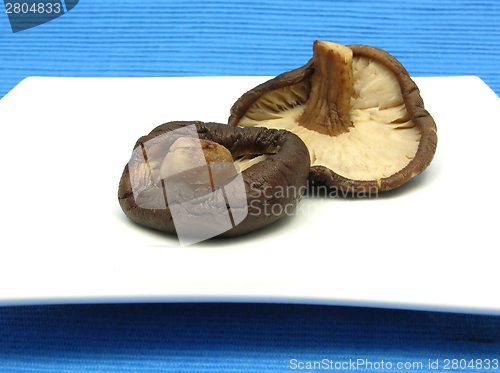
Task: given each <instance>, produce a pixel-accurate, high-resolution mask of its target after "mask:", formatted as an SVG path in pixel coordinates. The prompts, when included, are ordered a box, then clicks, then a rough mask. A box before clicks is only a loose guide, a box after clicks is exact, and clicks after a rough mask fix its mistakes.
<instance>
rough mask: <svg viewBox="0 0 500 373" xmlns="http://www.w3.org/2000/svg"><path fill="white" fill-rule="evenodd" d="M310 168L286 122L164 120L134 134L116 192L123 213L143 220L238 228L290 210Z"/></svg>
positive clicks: (228, 231)
mask: <svg viewBox="0 0 500 373" xmlns="http://www.w3.org/2000/svg"><path fill="white" fill-rule="evenodd" d="M309 168H310V161H309V153H308V150H307V147H306V145H305V144H304V143H303V142H302V141H301V140H300V138H299V137H298V136H296V135H294V134H293V133H291V132H288V131H285V130H276V129H267V128H238V127H233V126H228V125H225V124H220V123H202V122H169V123H165V124H162V125H160V126H158V127H156V128H155V129H154V130H153V131H151V132H150V133H149V134H148V135H147V136H143V137H141V138H140V139H139V140H138V141H137V142H136V144H135V146H134V150H133V152H132V157H131V158H130V160H129V162H128V163H127V165H126V166H125V168H124V170H123V173H122V177H121V179H120V183H119V190H118V200H119V203H120V206H121V208H122V210H123V212H124V213H125V215H126V216H127V217H129V218H130V219H131V220H132V221H134V222H135V223H137V224H140V225H143V226H146V227H149V228H153V229H156V230H159V231H164V232H169V233H177V235H178V236H179V235H180V232H181V231H180V230H179V229H180V228H179V227H181V230H182V234H183V235H192V236H194V237H202V238H204V239H205V238H210V237H212V236H226V237H229V236H237V235H241V234H245V233H249V232H252V231H254V230H257V229H259V228H262V227H265V226H267V225H269V224H271V223H273V222H275V221H277V220H279V219H281V218H282V217H284V216H286V215H288V214H290V213H291V212H292V211H293V210H294V208H295V207H296V205H297V204H298V203H299V201H300V199H301V198H302V195H303V193H304V192H305V187H306V183H307V179H308V174H309ZM238 178H239V181H240V182H237V181H238ZM228 219H229V220H230V225H229V226H228V221H229V220H228Z"/></svg>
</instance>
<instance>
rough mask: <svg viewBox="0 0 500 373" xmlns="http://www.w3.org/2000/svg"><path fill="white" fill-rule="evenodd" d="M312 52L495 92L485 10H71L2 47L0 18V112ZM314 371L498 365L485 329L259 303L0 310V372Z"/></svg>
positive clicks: (232, 4) (493, 18)
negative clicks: (350, 55) (310, 366)
mask: <svg viewBox="0 0 500 373" xmlns="http://www.w3.org/2000/svg"><path fill="white" fill-rule="evenodd" d="M314 39H324V40H330V41H335V42H339V43H343V44H350V43H364V44H370V45H374V46H377V47H380V48H383V49H386V50H387V51H389V52H390V53H391V54H393V55H394V56H396V57H397V58H398V59H399V60H400V61H401V62H402V63H403V64H404V65H405V67H406V68H407V70H408V71H409V72H410V74H411V75H412V76H449V75H477V76H479V77H480V78H482V79H483V80H484V81H485V82H486V83H487V84H488V85H489V86H490V87H491V88H492V89H493V90H494V91H495V92H496V93H497V94H499V93H500V73H499V66H500V2H499V1H492V0H490V1H450V0H444V1H439V2H435V1H429V0H422V1H418V2H406V1H395V0H389V1H383V2H382V1H380V2H374V1H338V2H332V1H293V0H288V1H253V2H251V3H250V2H243V1H227V2H221V1H213V0H204V1H191V2H185V1H152V0H145V1H141V2H140V1H131V0H125V1H117V0H109V1H97V0H82V1H80V2H79V4H78V5H77V6H76V7H75V8H74V9H73V10H71V12H69V13H68V14H66V15H64V16H62V17H59V18H57V19H55V20H54V21H51V22H49V23H46V24H44V25H41V26H38V27H36V28H33V29H29V30H25V31H22V32H19V33H16V34H13V33H12V30H11V28H10V25H9V21H8V17H7V15H6V14H4V15H1V14H0V98H1V97H3V96H4V95H5V94H6V93H7V92H9V91H10V90H11V89H12V88H13V87H14V86H15V85H16V84H18V83H19V82H20V81H21V80H22V79H23V78H25V77H28V76H40V75H41V76H75V77H78V76H83V77H135V76H203V75H276V74H279V73H281V72H283V71H286V70H290V69H293V68H296V67H298V66H301V65H303V64H304V63H305V62H306V61H307V60H308V59H309V58H310V57H311V48H312V41H313V40H314ZM464 104H466V103H464ZM0 125H6V124H5V123H0ZM422 275H423V276H425V273H423V274H422ZM1 286H8V285H6V284H1ZM492 296H498V294H492ZM323 358H326V359H329V360H333V361H348V360H349V359H357V358H362V359H368V360H370V361H372V362H376V361H381V360H384V361H392V362H394V363H395V362H397V361H402V362H405V361H421V362H423V363H424V368H427V365H426V364H428V360H429V359H433V360H435V359H440V368H441V369H440V370H443V369H442V368H443V367H444V366H443V361H442V360H443V359H446V358H449V359H453V358H455V359H471V358H474V359H487V358H489V359H493V358H497V359H499V358H500V317H494V316H478V315H458V314H447V313H431V312H416V311H398V310H382V309H366V308H350V307H324V306H306V305H273V304H139V305H134V304H119V305H67V306H64V305H62V306H31V307H3V308H1V307H0V371H1V372H57V371H65V372H67V371H86V372H89V371H137V370H138V371H176V372H195V371H200V372H217V371H223V370H226V371H232V372H264V371H290V370H291V369H290V359H297V360H298V361H303V362H305V361H319V360H322V359H323ZM498 370H500V368H499V369H498ZM498 370H497V371H498ZM424 371H429V370H428V369H424ZM461 371H472V370H470V369H466V370H461Z"/></svg>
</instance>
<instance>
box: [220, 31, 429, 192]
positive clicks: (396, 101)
mask: <svg viewBox="0 0 500 373" xmlns="http://www.w3.org/2000/svg"><path fill="white" fill-rule="evenodd" d="M230 114H231V115H230V117H229V124H230V125H231V126H241V127H268V128H277V129H285V130H288V131H291V132H293V133H295V134H297V135H298V136H299V137H300V138H301V139H302V140H303V141H304V142H305V143H306V145H307V147H308V149H309V153H310V157H311V173H310V178H311V180H313V181H319V182H321V183H324V184H326V185H328V186H333V187H337V188H339V189H341V190H344V191H352V192H368V193H377V192H378V191H386V190H390V189H394V188H396V187H398V186H400V185H402V184H404V183H406V182H407V181H408V180H410V179H411V178H413V177H414V176H416V175H418V174H420V173H421V172H422V171H424V170H425V169H426V168H427V167H428V166H429V164H430V163H431V161H432V159H433V156H434V153H435V151H436V146H437V134H436V124H435V122H434V120H433V118H432V117H431V115H430V114H429V113H428V112H427V111H426V110H425V108H424V104H423V100H422V98H421V96H420V92H419V90H418V87H417V86H416V84H415V83H414V82H413V80H412V79H411V78H410V76H409V74H408V72H407V71H406V70H405V68H404V67H403V66H402V65H401V63H400V62H399V61H397V60H396V59H395V58H394V57H393V56H391V55H390V54H388V53H387V52H385V51H383V50H381V49H377V48H374V47H371V46H366V45H349V46H344V45H340V44H334V43H331V42H325V41H318V40H317V41H315V42H314V46H313V58H312V59H311V60H310V61H309V62H308V63H307V64H306V65H304V66H303V67H300V68H298V69H295V70H292V71H289V72H286V73H283V74H281V75H279V76H277V77H276V78H274V79H271V80H269V81H267V82H265V83H263V84H261V85H259V86H257V87H255V88H254V89H252V90H250V91H249V92H247V93H245V94H244V95H243V96H241V98H240V99H238V100H237V101H236V102H235V104H234V105H233V107H232V108H231V113H230Z"/></svg>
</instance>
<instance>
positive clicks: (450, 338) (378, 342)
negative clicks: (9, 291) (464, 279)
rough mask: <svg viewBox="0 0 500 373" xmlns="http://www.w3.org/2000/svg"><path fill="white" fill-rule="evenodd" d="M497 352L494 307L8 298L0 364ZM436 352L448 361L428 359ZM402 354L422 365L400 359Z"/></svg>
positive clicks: (243, 364)
mask: <svg viewBox="0 0 500 373" xmlns="http://www.w3.org/2000/svg"><path fill="white" fill-rule="evenodd" d="M499 354H500V318H498V317H491V316H467V315H457V314H440V313H429V312H412V311H396V310H378V309H365V308H349V307H321V306H299V305H254V304H143V305H80V306H43V307H39V306H38V307H15V308H0V371H2V372H35V371H36V372H76V371H85V372H129V371H147V372H149V371H168V372H189V373H191V372H221V371H228V372H259V373H261V372H267V371H293V370H296V371H298V370H300V369H298V367H299V362H302V363H303V364H306V363H307V362H313V363H314V362H322V361H323V360H324V359H327V360H328V362H330V361H332V362H333V364H334V365H333V366H334V367H335V363H348V362H349V360H351V361H357V359H362V360H364V361H366V360H367V361H369V362H371V363H372V364H375V363H377V362H378V363H379V364H380V363H381V361H382V360H383V361H384V363H385V364H387V363H388V362H390V363H391V364H393V369H391V370H393V371H397V372H401V371H405V372H408V371H410V372H412V371H419V372H420V371H421V372H433V371H434V372H435V371H446V369H444V368H445V364H446V362H445V359H450V360H451V359H458V360H460V359H465V360H466V361H467V363H468V364H470V361H471V360H472V359H474V362H475V364H477V359H482V361H483V362H482V364H483V369H481V370H479V371H485V372H498V370H500V367H498V368H497V369H492V368H493V366H491V368H490V369H489V370H488V369H485V367H484V366H485V361H486V359H494V358H497V359H498V358H500V356H499ZM293 359H295V360H296V361H294V360H293ZM436 360H439V367H440V369H437V370H434V369H429V361H431V362H435V361H436ZM398 362H400V363H403V364H404V363H411V364H412V365H413V363H422V369H417V366H416V365H415V368H413V366H412V368H411V369H396V367H397V365H396V364H397V363H398ZM294 364H295V365H294ZM329 364H330V363H329ZM344 365H345V364H344ZM294 366H295V367H297V369H291V368H293V367H294ZM330 366H331V365H330ZM451 367H452V365H451V361H450V364H449V368H450V369H449V370H450V371H462V372H473V371H478V369H475V370H473V369H470V368H469V369H451ZM304 370H305V369H304ZM304 370H302V371H304ZM316 370H318V369H316ZM322 370H325V369H322ZM328 370H330V371H333V370H335V369H328ZM347 370H348V369H344V371H347ZM351 370H352V369H351ZM359 370H364V369H361V366H360V369H359ZM377 370H379V371H390V370H383V369H377ZM308 371H310V370H308Z"/></svg>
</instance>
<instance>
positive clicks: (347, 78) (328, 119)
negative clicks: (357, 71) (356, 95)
mask: <svg viewBox="0 0 500 373" xmlns="http://www.w3.org/2000/svg"><path fill="white" fill-rule="evenodd" d="M313 59H314V66H315V70H314V74H313V76H312V82H311V93H310V96H309V100H308V101H307V106H306V109H305V110H304V113H303V114H302V115H301V117H300V118H299V120H298V122H299V125H301V126H303V127H306V128H307V129H310V130H313V131H317V132H319V133H321V134H324V135H330V136H338V135H340V134H342V133H345V132H348V131H349V127H352V126H353V125H352V122H351V117H350V103H351V96H352V90H353V84H354V83H353V73H352V50H351V49H350V48H348V47H346V46H344V45H341V44H335V43H330V42H325V41H319V40H316V41H315V42H314V46H313Z"/></svg>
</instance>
